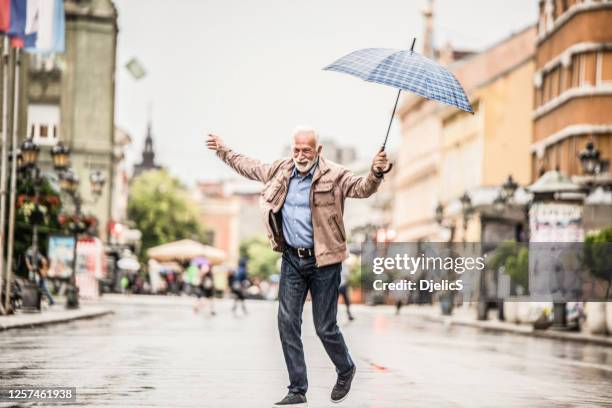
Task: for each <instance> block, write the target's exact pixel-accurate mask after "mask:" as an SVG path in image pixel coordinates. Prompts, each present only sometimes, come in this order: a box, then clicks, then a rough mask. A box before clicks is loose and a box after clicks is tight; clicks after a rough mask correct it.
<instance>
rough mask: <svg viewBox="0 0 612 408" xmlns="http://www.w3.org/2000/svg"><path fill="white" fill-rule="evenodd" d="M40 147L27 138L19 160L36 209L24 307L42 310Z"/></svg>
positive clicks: (24, 290) (28, 251)
mask: <svg viewBox="0 0 612 408" xmlns="http://www.w3.org/2000/svg"><path fill="white" fill-rule="evenodd" d="M39 153H40V149H39V147H38V146H37V145H36V144H35V143H34V142H33V141H32V140H31V139H26V140H24V142H23V143H22V144H21V160H20V161H18V163H17V164H18V166H19V170H20V172H23V173H22V174H24V175H25V177H26V178H27V179H28V180H30V181H31V182H32V187H33V189H34V209H33V210H32V212H31V214H30V223H31V225H32V245H31V247H30V248H29V249H28V250H27V251H26V259H27V260H28V263H29V264H30V265H29V268H28V269H30V268H31V270H29V273H28V283H27V284H26V285H25V286H24V288H23V289H22V291H23V293H22V308H23V309H24V310H31V311H40V294H39V292H38V289H37V286H36V284H35V281H36V278H37V275H38V274H39V272H40V271H39V266H40V264H39V261H40V255H39V251H38V226H39V224H40V223H41V221H42V220H41V211H40V209H39V201H40V188H41V186H42V181H43V179H42V177H41V175H40V169H39V168H38V166H37V162H38V155H39Z"/></svg>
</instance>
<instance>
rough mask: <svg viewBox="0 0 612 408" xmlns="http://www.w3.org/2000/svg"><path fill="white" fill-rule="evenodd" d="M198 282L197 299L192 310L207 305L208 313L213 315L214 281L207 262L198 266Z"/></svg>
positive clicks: (196, 310)
mask: <svg viewBox="0 0 612 408" xmlns="http://www.w3.org/2000/svg"><path fill="white" fill-rule="evenodd" d="M199 271H200V282H199V285H198V301H197V302H196V305H195V306H194V307H193V311H194V312H195V313H198V312H199V311H200V309H201V308H202V307H205V306H206V305H208V307H209V311H210V315H211V316H214V315H216V314H217V313H216V312H215V301H214V297H215V281H214V279H213V273H212V268H211V267H210V265H209V264H207V263H204V264H202V265H201V266H200V269H199Z"/></svg>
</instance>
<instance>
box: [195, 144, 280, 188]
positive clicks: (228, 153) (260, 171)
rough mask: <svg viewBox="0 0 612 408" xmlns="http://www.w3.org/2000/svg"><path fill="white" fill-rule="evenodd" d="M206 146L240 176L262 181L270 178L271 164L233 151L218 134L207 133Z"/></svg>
mask: <svg viewBox="0 0 612 408" xmlns="http://www.w3.org/2000/svg"><path fill="white" fill-rule="evenodd" d="M206 147H208V148H209V149H210V150H214V151H215V152H217V156H219V158H220V159H221V160H223V161H224V162H225V164H227V165H228V166H230V167H231V168H232V169H234V171H236V173H238V174H240V175H241V176H244V177H246V178H248V179H251V180H256V181H261V182H262V183H265V182H266V181H268V180H269V179H270V175H271V174H270V173H271V170H272V165H270V164H267V163H262V162H261V161H259V160H256V159H252V158H250V157H247V156H244V155H242V154H238V153H236V152H234V151H233V150H232V149H230V148H228V147H227V146H226V145H225V143H223V140H222V139H221V138H220V137H219V136H216V135H211V134H209V135H208V139H207V140H206Z"/></svg>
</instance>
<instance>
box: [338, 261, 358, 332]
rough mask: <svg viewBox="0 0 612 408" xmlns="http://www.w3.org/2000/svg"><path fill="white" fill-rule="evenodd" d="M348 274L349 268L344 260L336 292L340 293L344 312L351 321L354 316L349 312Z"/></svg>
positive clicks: (349, 272)
mask: <svg viewBox="0 0 612 408" xmlns="http://www.w3.org/2000/svg"><path fill="white" fill-rule="evenodd" d="M350 274H351V269H350V267H349V265H348V263H347V262H346V261H345V262H342V270H341V271H340V287H338V292H339V293H340V296H342V300H343V301H344V305H345V306H346V314H347V315H348V319H349V320H350V321H352V320H354V319H355V318H354V317H353V315H352V314H351V301H350V294H349V290H350V288H349V285H348V278H349V276H350Z"/></svg>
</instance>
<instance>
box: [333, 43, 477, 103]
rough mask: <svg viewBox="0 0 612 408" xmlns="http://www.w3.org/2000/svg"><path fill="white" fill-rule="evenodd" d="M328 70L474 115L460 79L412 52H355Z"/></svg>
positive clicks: (371, 50) (384, 50)
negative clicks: (407, 92) (418, 96)
mask: <svg viewBox="0 0 612 408" xmlns="http://www.w3.org/2000/svg"><path fill="white" fill-rule="evenodd" d="M324 69H326V70H329V71H338V72H344V73H347V74H351V75H354V76H356V77H359V78H361V79H363V80H364V81H368V82H376V83H379V84H383V85H389V86H392V87H394V88H397V89H403V90H406V91H410V92H412V93H415V94H417V95H420V96H422V97H424V98H427V99H433V100H435V101H438V102H442V103H444V104H447V105H451V106H456V107H457V108H459V109H461V110H464V111H466V112H470V113H474V112H473V110H472V106H471V104H470V101H469V100H468V98H467V96H466V95H465V91H464V90H463V87H462V86H461V84H460V83H459V81H458V80H457V78H455V76H454V75H453V74H452V73H451V72H450V71H449V70H448V69H446V68H444V67H443V66H442V65H440V64H438V63H436V62H434V61H432V60H430V59H428V58H426V57H424V56H422V55H420V54H418V53H417V52H414V51H412V50H395V49H390V48H366V49H363V50H358V51H355V52H352V53H350V54H348V55H346V56H344V57H342V58H340V59H339V60H337V61H336V62H334V63H333V64H331V65H328V66H327V67H325V68H324Z"/></svg>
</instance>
